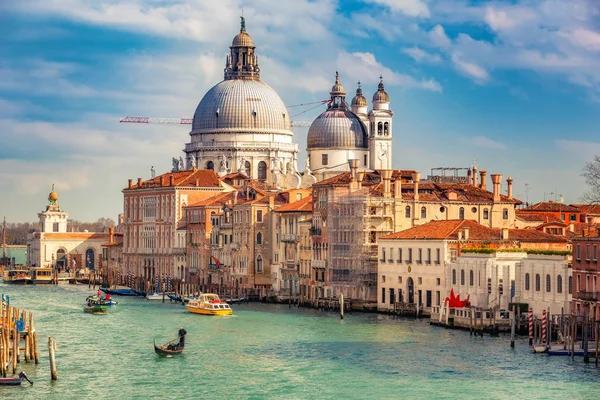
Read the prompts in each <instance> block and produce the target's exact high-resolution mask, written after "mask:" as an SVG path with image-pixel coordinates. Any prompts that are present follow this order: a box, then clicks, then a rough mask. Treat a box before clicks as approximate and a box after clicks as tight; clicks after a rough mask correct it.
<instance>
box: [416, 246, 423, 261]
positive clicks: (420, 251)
mask: <svg viewBox="0 0 600 400" xmlns="http://www.w3.org/2000/svg"><path fill="white" fill-rule="evenodd" d="M417 254H418V255H419V258H417V264H421V263H422V262H423V249H419V251H418V253H417Z"/></svg>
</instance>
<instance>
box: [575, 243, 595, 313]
mask: <svg viewBox="0 0 600 400" xmlns="http://www.w3.org/2000/svg"><path fill="white" fill-rule="evenodd" d="M572 242H573V311H574V312H575V313H578V314H579V315H586V314H587V315H588V316H590V317H594V319H595V320H596V321H597V320H600V286H598V285H599V281H600V267H599V266H598V247H600V237H598V235H597V233H596V232H594V235H593V236H582V237H578V238H574V239H573V240H572Z"/></svg>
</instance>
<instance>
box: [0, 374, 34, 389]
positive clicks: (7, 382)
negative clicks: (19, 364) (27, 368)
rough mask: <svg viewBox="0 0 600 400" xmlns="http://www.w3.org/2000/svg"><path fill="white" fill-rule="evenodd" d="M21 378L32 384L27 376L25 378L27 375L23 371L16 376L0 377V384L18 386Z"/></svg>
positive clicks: (21, 381)
mask: <svg viewBox="0 0 600 400" xmlns="http://www.w3.org/2000/svg"><path fill="white" fill-rule="evenodd" d="M23 380H26V381H27V382H29V383H31V384H32V385H33V382H31V381H30V380H29V378H27V375H25V372H21V373H20V374H19V376H18V377H14V378H0V386H3V385H5V386H18V385H20V384H21V383H23Z"/></svg>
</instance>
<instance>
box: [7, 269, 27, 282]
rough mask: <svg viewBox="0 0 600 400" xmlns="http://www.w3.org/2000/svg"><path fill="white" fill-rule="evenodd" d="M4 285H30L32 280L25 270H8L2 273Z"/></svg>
mask: <svg viewBox="0 0 600 400" xmlns="http://www.w3.org/2000/svg"><path fill="white" fill-rule="evenodd" d="M3 280H4V283H8V284H11V285H30V284H32V283H33V280H32V279H31V277H30V276H29V271H28V270H26V269H9V270H6V271H5V272H4V279H3Z"/></svg>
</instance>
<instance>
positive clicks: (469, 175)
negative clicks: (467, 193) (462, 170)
mask: <svg viewBox="0 0 600 400" xmlns="http://www.w3.org/2000/svg"><path fill="white" fill-rule="evenodd" d="M472 183H473V180H472V179H471V168H469V169H468V170H467V184H469V185H471V184H472Z"/></svg>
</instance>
